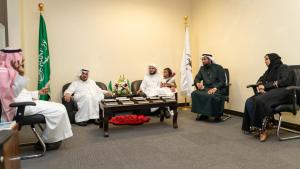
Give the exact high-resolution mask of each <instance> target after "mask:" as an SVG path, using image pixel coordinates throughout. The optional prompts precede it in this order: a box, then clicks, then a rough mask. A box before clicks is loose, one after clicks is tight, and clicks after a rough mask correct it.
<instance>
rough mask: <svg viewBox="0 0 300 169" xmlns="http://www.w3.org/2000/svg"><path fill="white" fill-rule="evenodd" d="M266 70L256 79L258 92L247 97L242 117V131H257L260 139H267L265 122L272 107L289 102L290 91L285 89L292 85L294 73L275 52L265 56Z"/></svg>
mask: <svg viewBox="0 0 300 169" xmlns="http://www.w3.org/2000/svg"><path fill="white" fill-rule="evenodd" d="M265 63H266V65H267V66H268V69H267V71H266V72H265V73H264V74H263V75H262V76H261V77H260V78H259V80H258V81H257V91H258V94H256V95H254V96H252V97H250V98H248V99H247V101H246V103H245V112H244V118H243V125H242V130H243V131H244V132H252V131H254V130H257V131H259V133H260V134H259V139H260V141H262V142H263V141H265V140H266V139H267V132H266V124H267V121H268V118H269V117H270V116H272V109H273V108H274V107H275V106H277V105H279V104H285V103H291V99H290V98H291V97H290V96H291V93H290V92H289V91H288V90H286V89H285V87H287V86H291V85H294V73H293V71H292V70H290V69H289V67H288V66H287V65H285V64H283V63H282V61H281V57H280V56H279V55H278V54H276V53H270V54H267V55H266V56H265Z"/></svg>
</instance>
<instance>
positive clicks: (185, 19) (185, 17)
mask: <svg viewBox="0 0 300 169" xmlns="http://www.w3.org/2000/svg"><path fill="white" fill-rule="evenodd" d="M188 20H189V17H188V16H184V24H185V26H187V25H188Z"/></svg>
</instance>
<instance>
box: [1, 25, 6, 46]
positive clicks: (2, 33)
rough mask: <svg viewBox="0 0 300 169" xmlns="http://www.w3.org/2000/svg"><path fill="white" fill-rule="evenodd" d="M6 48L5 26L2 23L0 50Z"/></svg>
mask: <svg viewBox="0 0 300 169" xmlns="http://www.w3.org/2000/svg"><path fill="white" fill-rule="evenodd" d="M5 46H6V45H5V26H4V25H2V23H0V49H3V48H4V47H5Z"/></svg>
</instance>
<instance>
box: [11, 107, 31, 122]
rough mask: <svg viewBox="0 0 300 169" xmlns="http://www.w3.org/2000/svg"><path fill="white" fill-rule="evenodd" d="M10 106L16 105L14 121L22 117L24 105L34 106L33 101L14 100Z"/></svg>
mask: <svg viewBox="0 0 300 169" xmlns="http://www.w3.org/2000/svg"><path fill="white" fill-rule="evenodd" d="M9 106H10V107H16V108H18V109H17V114H16V121H17V122H19V120H20V119H22V118H23V117H24V111H25V107H26V106H36V103H35V102H14V103H11V104H10V105H9Z"/></svg>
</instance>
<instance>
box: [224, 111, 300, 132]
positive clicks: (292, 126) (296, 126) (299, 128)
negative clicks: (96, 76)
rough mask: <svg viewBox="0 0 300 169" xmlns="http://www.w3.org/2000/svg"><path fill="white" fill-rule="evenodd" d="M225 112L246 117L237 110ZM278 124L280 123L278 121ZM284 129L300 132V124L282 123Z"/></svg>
mask: <svg viewBox="0 0 300 169" xmlns="http://www.w3.org/2000/svg"><path fill="white" fill-rule="evenodd" d="M224 112H225V113H227V114H231V115H234V116H239V117H243V116H244V113H242V112H238V111H235V110H229V109H224ZM276 122H278V121H277V120H276ZM282 127H286V128H289V129H293V130H297V131H300V124H295V123H289V122H284V121H283V122H282Z"/></svg>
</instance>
